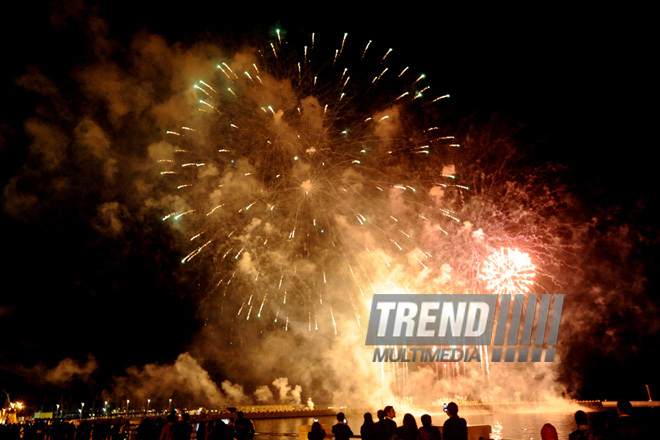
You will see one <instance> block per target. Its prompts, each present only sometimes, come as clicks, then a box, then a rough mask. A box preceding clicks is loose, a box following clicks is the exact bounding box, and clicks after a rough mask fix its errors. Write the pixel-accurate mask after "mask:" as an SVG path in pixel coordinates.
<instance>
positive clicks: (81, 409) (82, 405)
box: [80, 402, 85, 419]
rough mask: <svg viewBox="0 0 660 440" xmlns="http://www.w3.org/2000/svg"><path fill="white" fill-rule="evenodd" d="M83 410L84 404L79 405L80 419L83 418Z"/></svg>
mask: <svg viewBox="0 0 660 440" xmlns="http://www.w3.org/2000/svg"><path fill="white" fill-rule="evenodd" d="M84 409H85V402H82V403H81V404H80V418H81V419H82V418H83V410H84Z"/></svg>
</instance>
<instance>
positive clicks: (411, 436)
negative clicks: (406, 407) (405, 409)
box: [394, 413, 417, 440]
mask: <svg viewBox="0 0 660 440" xmlns="http://www.w3.org/2000/svg"><path fill="white" fill-rule="evenodd" d="M394 433H395V434H396V436H397V437H398V438H400V439H401V440H417V422H416V421H415V417H414V416H413V415H412V414H410V413H407V414H406V415H404V416H403V424H402V425H401V426H399V427H398V428H396V430H395V431H394Z"/></svg>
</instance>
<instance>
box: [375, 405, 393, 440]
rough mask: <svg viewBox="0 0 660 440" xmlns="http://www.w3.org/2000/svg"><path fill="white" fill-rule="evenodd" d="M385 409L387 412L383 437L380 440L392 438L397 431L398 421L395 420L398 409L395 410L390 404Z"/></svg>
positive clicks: (382, 432)
mask: <svg viewBox="0 0 660 440" xmlns="http://www.w3.org/2000/svg"><path fill="white" fill-rule="evenodd" d="M383 411H384V412H385V417H384V418H383V426H382V428H381V429H382V431H381V432H380V434H381V436H382V437H381V438H380V439H379V440H390V438H391V437H392V434H394V431H396V422H395V421H394V418H395V417H396V411H394V407H392V406H389V405H388V406H386V407H385V408H384V409H383Z"/></svg>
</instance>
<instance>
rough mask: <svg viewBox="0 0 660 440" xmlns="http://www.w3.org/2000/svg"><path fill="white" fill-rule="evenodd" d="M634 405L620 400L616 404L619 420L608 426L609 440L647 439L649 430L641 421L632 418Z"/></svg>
mask: <svg viewBox="0 0 660 440" xmlns="http://www.w3.org/2000/svg"><path fill="white" fill-rule="evenodd" d="M632 409H633V408H632V405H631V404H630V402H629V401H627V400H619V401H618V402H617V403H616V412H617V415H618V418H617V419H616V420H613V421H612V422H610V423H609V424H608V425H607V430H608V435H609V438H610V439H612V440H618V439H626V440H628V439H629V440H634V439H642V438H644V439H645V438H647V434H648V432H647V429H646V427H645V426H644V425H642V424H641V423H639V421H638V420H637V419H636V418H635V417H632Z"/></svg>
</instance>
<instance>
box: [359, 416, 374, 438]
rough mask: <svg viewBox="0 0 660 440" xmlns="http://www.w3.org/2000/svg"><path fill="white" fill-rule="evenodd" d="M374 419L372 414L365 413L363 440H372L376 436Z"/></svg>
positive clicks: (361, 431) (361, 434)
mask: <svg viewBox="0 0 660 440" xmlns="http://www.w3.org/2000/svg"><path fill="white" fill-rule="evenodd" d="M374 426H375V423H374V418H373V416H372V415H371V413H364V423H362V426H361V427H360V436H361V437H362V440H372V437H373V435H374Z"/></svg>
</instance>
